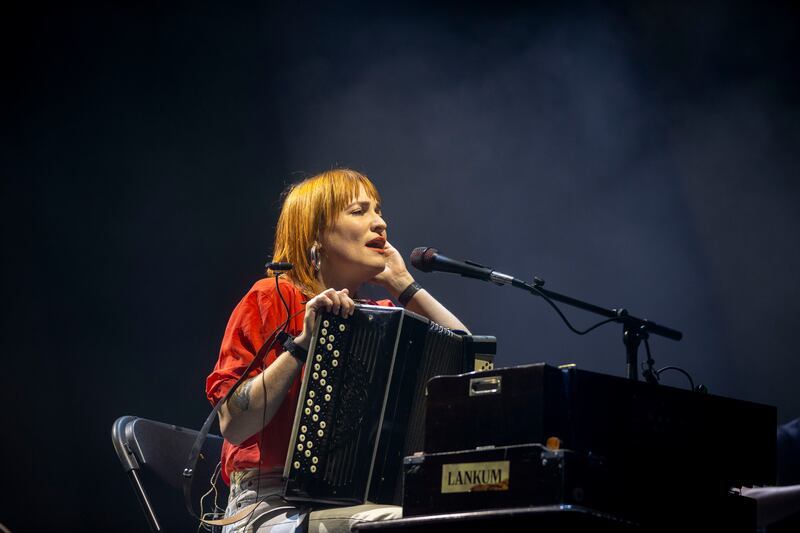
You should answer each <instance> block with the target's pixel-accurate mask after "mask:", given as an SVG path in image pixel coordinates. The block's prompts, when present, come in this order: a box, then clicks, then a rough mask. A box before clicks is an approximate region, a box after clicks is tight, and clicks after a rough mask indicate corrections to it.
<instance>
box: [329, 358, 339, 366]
mask: <svg viewBox="0 0 800 533" xmlns="http://www.w3.org/2000/svg"><path fill="white" fill-rule="evenodd" d="M331 364H332V365H333V366H339V361H337V360H336V359H334V360H333V361H331Z"/></svg>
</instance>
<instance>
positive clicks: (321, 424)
mask: <svg viewBox="0 0 800 533" xmlns="http://www.w3.org/2000/svg"><path fill="white" fill-rule="evenodd" d="M327 425H328V424H326V423H325V421H324V420H323V421H322V422H320V423H319V427H321V428H322V429H325V426H327Z"/></svg>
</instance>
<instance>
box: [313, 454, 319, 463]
mask: <svg viewBox="0 0 800 533" xmlns="http://www.w3.org/2000/svg"><path fill="white" fill-rule="evenodd" d="M311 462H312V463H314V464H317V463H318V462H319V457H317V456H316V455H315V456H314V457H312V458H311Z"/></svg>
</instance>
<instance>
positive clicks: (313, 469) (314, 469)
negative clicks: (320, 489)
mask: <svg viewBox="0 0 800 533" xmlns="http://www.w3.org/2000/svg"><path fill="white" fill-rule="evenodd" d="M309 470H311V473H312V474H313V473H314V472H316V471H317V467H316V466H314V465H311V468H309Z"/></svg>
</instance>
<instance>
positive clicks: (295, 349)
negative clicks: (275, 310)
mask: <svg viewBox="0 0 800 533" xmlns="http://www.w3.org/2000/svg"><path fill="white" fill-rule="evenodd" d="M278 342H280V343H281V345H282V346H283V349H284V350H286V351H287V352H289V355H291V356H292V357H294V358H295V359H297V360H298V361H300V363H301V364H303V365H304V364H306V359H307V358H308V350H306V349H305V348H303V347H302V346H298V345H297V344H295V343H294V337H292V336H291V335H289V334H288V333H286V332H285V331H281V332H280V333H279V334H278Z"/></svg>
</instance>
